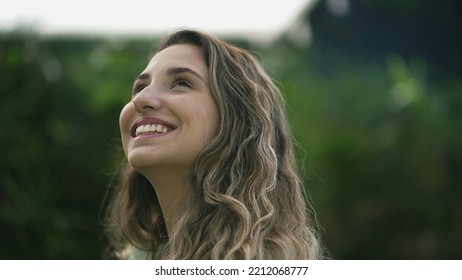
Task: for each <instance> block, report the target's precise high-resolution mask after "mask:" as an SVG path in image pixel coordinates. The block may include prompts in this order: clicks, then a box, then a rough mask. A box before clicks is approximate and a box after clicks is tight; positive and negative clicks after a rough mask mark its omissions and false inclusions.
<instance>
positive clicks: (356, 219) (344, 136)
mask: <svg viewBox="0 0 462 280" xmlns="http://www.w3.org/2000/svg"><path fill="white" fill-rule="evenodd" d="M152 43H153V42H152V41H151V40H125V41H124V40H119V41H115V40H103V39H76V38H48V39H45V38H40V37H36V36H34V35H18V34H3V35H0V120H1V125H0V145H1V146H2V153H1V159H0V186H1V189H0V228H1V232H2V234H1V238H0V241H1V249H0V258H3V259H98V258H101V257H102V253H103V250H104V235H103V232H102V226H101V213H100V208H101V205H102V203H103V197H104V194H105V192H106V188H107V185H108V183H109V180H110V172H111V171H112V169H113V167H114V166H115V165H116V164H117V160H118V152H117V148H116V147H117V146H119V145H120V144H119V140H118V137H119V136H118V135H119V134H118V115H119V112H120V109H121V108H122V106H123V105H124V104H125V103H126V102H127V100H128V99H129V95H130V88H131V84H132V80H133V78H134V77H135V76H136V75H137V74H138V73H139V72H140V71H141V70H142V69H143V68H144V67H145V63H146V62H147V58H148V51H149V50H150V48H151V44H152ZM260 53H261V57H262V60H263V62H264V63H265V64H266V65H267V66H268V68H269V69H270V73H271V74H272V76H274V77H275V79H276V80H277V82H278V84H279V85H280V87H281V89H282V91H283V92H284V94H285V97H286V99H287V103H288V104H287V105H288V113H289V119H290V123H291V125H292V126H293V131H294V136H295V138H296V140H297V141H298V142H299V147H300V149H299V158H300V166H301V167H303V169H304V174H305V183H306V188H307V192H308V193H309V195H310V196H311V200H312V201H313V203H314V205H315V206H316V209H317V214H318V217H319V219H320V222H321V225H322V227H323V229H324V235H325V242H326V245H327V246H328V249H329V250H330V252H331V254H332V257H334V258H339V259H344V258H361V259H370V258H372V259H377V258H378V259H380V258H392V259H394V258H398V259H401V258H460V256H461V253H460V252H462V246H461V242H460V241H459V237H460V236H461V235H462V227H461V224H460V222H459V218H458V215H459V213H461V212H462V209H461V207H462V203H461V202H462V201H461V200H462V191H461V189H460V182H461V175H460V173H459V169H460V166H461V164H462V146H461V145H460V143H459V141H460V139H462V128H461V126H460V123H462V113H461V112H462V108H461V106H462V96H461V95H460V92H461V90H462V81H461V80H460V78H459V76H458V75H456V74H454V73H450V72H444V70H435V69H434V67H433V65H429V64H428V62H427V61H425V60H424V59H419V58H418V57H413V58H410V59H404V58H403V57H401V56H400V55H399V54H390V55H388V56H385V57H379V58H374V59H372V58H369V59H366V58H360V57H358V56H356V55H351V54H349V53H344V52H341V51H339V50H337V49H329V48H328V47H326V46H323V45H322V44H314V45H312V46H310V47H309V48H307V49H296V48H293V47H291V46H290V45H288V44H285V43H284V42H282V43H280V44H279V45H278V46H277V47H274V48H272V49H271V51H269V50H266V49H260Z"/></svg>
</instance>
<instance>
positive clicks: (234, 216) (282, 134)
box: [107, 30, 322, 259]
mask: <svg viewBox="0 0 462 280" xmlns="http://www.w3.org/2000/svg"><path fill="white" fill-rule="evenodd" d="M176 44H192V45H195V46H198V47H200V48H201V49H202V50H203V53H204V57H205V60H206V65H207V66H208V71H209V81H210V85H209V86H210V91H211V94H212V97H213V99H214V101H215V103H216V105H217V108H218V111H219V128H218V131H217V133H216V135H214V137H213V138H212V139H211V141H210V143H208V145H207V146H206V147H205V148H204V149H203V151H202V152H201V153H200V155H199V156H198V158H197V160H196V162H195V167H194V172H193V173H192V174H191V176H190V182H189V184H190V186H191V187H192V188H193V189H194V190H193V191H192V192H191V193H192V194H193V195H194V196H193V197H189V198H188V199H189V201H186V202H185V204H184V205H185V207H184V209H183V210H182V211H181V215H180V216H181V218H180V219H178V220H177V221H176V222H175V225H174V226H173V230H172V232H171V233H170V236H168V237H167V231H166V227H165V224H164V221H163V217H162V212H161V209H160V206H159V202H158V199H157V196H156V193H155V190H154V188H153V186H152V185H151V184H150V183H149V181H148V180H147V179H146V178H145V177H144V176H143V175H141V174H140V173H139V172H137V171H136V170H134V169H133V168H132V167H131V166H130V165H129V164H128V162H127V161H126V160H124V162H123V165H122V166H121V169H120V173H119V174H120V175H119V179H118V181H117V184H116V185H114V189H113V196H112V201H111V204H110V205H109V208H108V216H107V218H108V219H107V229H108V233H109V239H110V241H111V250H112V252H114V253H115V254H116V256H118V257H124V256H123V254H122V252H124V249H126V248H127V246H130V245H131V246H134V247H137V248H139V249H141V250H144V251H148V252H151V253H152V254H151V257H154V254H153V252H158V251H159V250H160V248H161V246H162V244H166V245H165V246H163V249H162V252H161V254H160V255H159V256H158V257H160V258H164V259H318V258H322V249H321V245H320V242H319V238H318V235H317V231H316V228H315V225H316V222H315V220H314V215H312V211H311V208H309V207H308V206H309V204H308V203H306V201H305V199H304V197H303V186H302V184H301V181H300V179H299V175H298V174H297V170H296V162H295V156H294V147H293V141H292V137H291V133H290V130H289V126H288V123H287V120H286V117H285V112H284V111H285V110H284V102H283V99H282V96H281V94H280V92H279V90H278V88H277V87H276V86H275V85H274V83H273V82H272V80H271V79H270V78H269V77H268V76H267V74H266V73H265V71H264V70H263V68H262V67H261V66H260V64H259V63H258V62H257V61H256V59H255V58H254V57H253V56H252V55H251V54H250V53H249V52H248V51H246V50H243V49H240V48H237V47H235V46H232V45H229V44H227V43H225V42H223V41H221V40H219V39H217V38H216V37H213V36H211V35H208V34H205V33H202V32H198V31H193V30H180V31H177V32H175V33H173V34H171V35H169V36H167V37H166V38H164V39H163V40H162V41H161V42H160V43H159V45H158V49H157V52H159V51H161V50H163V49H165V48H168V47H169V46H172V45H176Z"/></svg>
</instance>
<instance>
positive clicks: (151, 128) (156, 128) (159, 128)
mask: <svg viewBox="0 0 462 280" xmlns="http://www.w3.org/2000/svg"><path fill="white" fill-rule="evenodd" d="M168 130H169V129H168V128H167V127H166V126H164V125H161V124H143V125H140V126H138V127H137V128H136V131H135V135H136V136H138V135H140V134H141V133H148V132H158V133H166V132H168Z"/></svg>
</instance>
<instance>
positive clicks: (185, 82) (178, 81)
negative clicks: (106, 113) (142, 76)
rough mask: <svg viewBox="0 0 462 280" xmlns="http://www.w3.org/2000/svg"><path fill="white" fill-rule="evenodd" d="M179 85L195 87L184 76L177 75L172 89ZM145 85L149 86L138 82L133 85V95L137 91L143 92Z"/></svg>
mask: <svg viewBox="0 0 462 280" xmlns="http://www.w3.org/2000/svg"><path fill="white" fill-rule="evenodd" d="M177 86H180V87H187V88H190V89H193V88H194V86H193V84H192V83H191V82H190V81H189V80H188V79H186V78H185V77H183V76H177V77H175V78H174V79H173V82H172V83H171V86H170V89H173V88H175V87H177ZM145 87H147V85H146V84H144V83H136V84H135V85H134V86H133V90H132V95H133V96H134V95H136V94H137V93H139V92H141V91H142V90H143V89H144V88H145Z"/></svg>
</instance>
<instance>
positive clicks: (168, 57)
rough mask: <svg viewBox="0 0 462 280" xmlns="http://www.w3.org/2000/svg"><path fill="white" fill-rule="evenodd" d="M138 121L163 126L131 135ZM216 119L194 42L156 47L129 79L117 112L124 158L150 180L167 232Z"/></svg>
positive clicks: (211, 135) (204, 65) (207, 82)
mask: <svg viewBox="0 0 462 280" xmlns="http://www.w3.org/2000/svg"><path fill="white" fill-rule="evenodd" d="M140 122H141V123H150V124H156V123H157V124H159V123H162V124H164V127H165V128H166V129H167V130H168V131H167V132H166V133H148V134H144V135H138V136H135V135H134V127H136V126H137V124H140ZM217 124H218V109H217V106H216V104H215V103H214V101H213V98H212V96H211V94H210V87H209V81H208V69H207V65H206V64H205V59H204V56H203V53H202V50H201V49H200V48H199V47H196V46H194V45H188V44H179V45H173V46H170V47H168V48H166V49H164V50H162V51H160V52H159V53H157V54H156V55H155V56H154V57H153V58H152V59H151V61H150V62H149V64H148V65H147V67H146V69H145V70H144V71H143V72H142V73H141V74H140V76H139V77H138V78H137V79H136V80H135V83H134V86H133V93H132V99H131V101H130V102H129V103H128V104H127V105H125V107H124V108H123V109H122V112H121V114H120V119H119V125H120V131H121V137H122V144H123V148H124V152H125V155H126V157H127V159H128V161H129V163H130V164H131V165H132V166H133V167H134V168H135V169H136V170H137V171H139V172H140V173H142V174H143V175H144V176H145V177H146V178H147V179H148V180H149V181H150V182H151V184H152V185H153V186H154V189H155V191H156V194H157V197H158V199H159V203H160V206H161V209H162V213H163V215H164V219H165V222H166V226H167V231H168V232H171V228H172V227H173V223H174V221H175V220H176V216H177V214H178V209H179V207H180V205H182V204H181V203H182V201H184V198H185V196H187V195H188V192H189V191H190V189H191V188H189V187H188V183H187V182H188V180H187V178H188V175H190V174H191V172H192V168H193V165H194V162H195V159H196V158H197V155H198V154H199V152H200V151H201V150H202V149H203V148H204V146H205V145H206V144H207V143H208V142H209V141H210V139H211V138H212V137H213V135H215V133H216V129H217ZM164 131H165V129H164Z"/></svg>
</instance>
